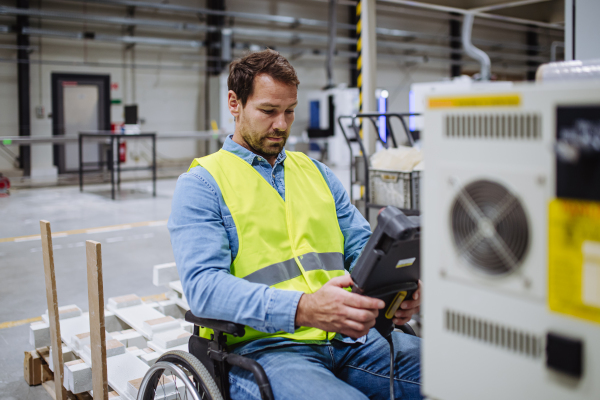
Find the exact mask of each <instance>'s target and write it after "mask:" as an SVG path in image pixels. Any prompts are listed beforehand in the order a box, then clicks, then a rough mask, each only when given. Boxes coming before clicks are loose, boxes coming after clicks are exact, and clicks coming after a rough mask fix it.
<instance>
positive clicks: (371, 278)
mask: <svg viewBox="0 0 600 400" xmlns="http://www.w3.org/2000/svg"><path fill="white" fill-rule="evenodd" d="M420 230H421V224H420V217H419V216H407V215H405V214H404V213H403V212H402V211H400V210H398V209H397V208H395V207H391V206H390V207H386V208H385V209H384V210H383V211H382V212H381V213H380V214H379V216H378V217H377V228H375V232H373V234H372V235H371V238H370V239H369V241H368V242H367V245H366V246H365V248H364V250H363V252H362V253H361V255H360V257H359V258H358V261H357V262H356V265H355V266H354V269H353V270H352V274H351V276H352V281H353V282H354V287H353V288H352V292H353V293H360V294H363V295H365V296H369V297H375V298H378V299H381V300H383V301H384V302H385V308H384V309H383V310H380V312H379V316H378V317H377V321H376V324H375V329H377V331H379V333H380V334H381V336H383V337H387V336H389V335H390V333H392V331H393V330H394V324H393V322H392V318H393V317H394V313H395V312H396V310H398V308H399V307H400V304H402V302H403V301H404V299H411V298H412V295H413V293H414V292H415V290H417V288H418V281H419V276H420V264H421V257H420V254H419V248H420Z"/></svg>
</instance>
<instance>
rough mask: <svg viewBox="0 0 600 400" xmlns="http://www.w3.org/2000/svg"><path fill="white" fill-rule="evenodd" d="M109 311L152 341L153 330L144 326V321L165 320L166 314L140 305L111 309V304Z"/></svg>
mask: <svg viewBox="0 0 600 400" xmlns="http://www.w3.org/2000/svg"><path fill="white" fill-rule="evenodd" d="M108 307H109V309H110V310H111V311H113V312H114V313H115V315H116V316H117V317H118V318H119V319H121V320H122V321H124V322H125V323H126V324H127V325H129V326H130V327H132V328H133V329H135V330H136V331H138V332H139V333H141V334H142V335H144V337H145V338H146V339H152V334H153V332H152V330H150V329H148V328H146V327H145V326H144V321H148V320H153V319H159V318H164V316H165V315H164V314H163V313H161V312H160V311H157V310H155V309H154V308H152V307H150V306H148V305H146V304H140V305H137V306H132V307H125V308H118V309H117V308H114V309H113V308H111V307H113V306H111V304H110V303H109V305H108Z"/></svg>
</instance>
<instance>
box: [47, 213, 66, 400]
mask: <svg viewBox="0 0 600 400" xmlns="http://www.w3.org/2000/svg"><path fill="white" fill-rule="evenodd" d="M40 231H41V236H42V250H43V253H44V275H45V276H46V302H47V303H48V322H49V323H50V344H51V346H52V365H53V366H54V383H55V385H54V388H55V389H54V390H55V393H56V400H66V399H67V391H66V390H65V388H64V387H63V379H64V367H63V357H62V340H61V338H60V322H59V315H58V300H57V298H56V276H55V274H54V252H53V251H52V232H51V231H50V222H48V221H44V220H41V221H40Z"/></svg>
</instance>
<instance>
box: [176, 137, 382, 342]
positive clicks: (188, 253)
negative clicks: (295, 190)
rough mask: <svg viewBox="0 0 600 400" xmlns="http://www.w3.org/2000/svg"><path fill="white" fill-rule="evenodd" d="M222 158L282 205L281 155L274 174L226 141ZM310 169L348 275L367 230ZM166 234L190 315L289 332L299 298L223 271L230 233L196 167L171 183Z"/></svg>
mask: <svg viewBox="0 0 600 400" xmlns="http://www.w3.org/2000/svg"><path fill="white" fill-rule="evenodd" d="M223 150H226V151H229V152H230V153H233V154H235V155H236V156H238V157H240V158H241V159H242V160H244V161H246V162H247V163H248V164H250V165H252V166H253V167H254V168H255V169H256V170H257V171H258V172H259V173H260V174H261V176H262V177H263V178H264V179H265V180H266V181H267V182H268V183H269V184H270V185H271V186H273V187H274V188H275V189H276V190H277V192H278V193H279V194H280V195H281V197H282V198H283V199H284V200H285V184H284V170H285V167H284V165H285V158H286V154H285V150H282V151H281V153H279V155H278V156H277V160H276V162H275V166H274V167H271V165H270V164H269V162H268V161H266V160H265V159H264V158H263V157H260V156H258V155H256V154H254V153H252V152H251V151H249V150H247V149H246V148H244V147H242V146H240V145H239V144H237V143H235V142H234V141H233V140H232V135H230V136H229V137H227V139H226V140H225V143H224V144H223ZM312 161H313V162H314V163H315V165H316V166H317V168H318V169H319V171H320V172H321V174H322V175H323V177H324V178H325V181H326V182H327V184H328V186H329V189H330V190H331V193H332V195H333V198H334V200H335V205H336V213H337V217H338V222H339V226H340V229H341V231H342V234H343V235H344V264H345V267H346V269H348V270H351V269H352V267H353V266H354V263H355V262H356V260H357V258H358V256H359V255H360V252H361V251H362V249H363V247H364V246H365V244H366V243H367V241H368V239H369V237H370V235H371V229H370V226H369V224H368V223H367V221H366V220H365V219H364V218H363V216H362V215H361V214H360V213H359V212H358V210H357V209H356V207H354V206H353V205H352V204H351V203H350V199H349V196H348V194H347V193H346V190H345V189H344V187H343V185H342V183H341V182H340V181H339V179H338V178H337V177H336V176H335V175H334V174H333V173H332V172H331V170H330V169H329V168H327V167H326V166H325V165H324V164H322V163H320V162H318V161H316V160H312ZM268 223H269V221H265V224H268ZM168 228H169V233H170V235H171V245H172V247H173V253H174V255H175V262H176V264H177V269H178V271H179V277H180V279H181V283H182V286H183V291H184V294H185V297H186V299H187V301H188V303H189V305H190V309H191V311H192V312H193V313H194V314H195V315H197V316H199V317H203V318H214V319H221V320H226V321H232V322H236V323H239V324H244V325H248V326H250V327H252V328H254V329H256V330H259V331H262V332H267V333H275V332H278V331H284V332H289V333H293V332H294V331H295V329H296V328H295V324H294V322H295V318H296V308H297V306H298V301H299V300H300V297H301V296H302V292H300V291H292V290H281V289H274V288H270V287H268V286H266V285H264V284H259V283H252V282H248V281H246V280H244V279H241V278H238V277H235V276H234V275H232V274H231V272H230V266H231V264H232V262H233V260H234V259H235V257H236V256H237V253H238V249H239V242H238V236H237V230H236V227H235V224H234V222H233V218H232V216H231V212H230V211H229V208H228V207H227V204H225V201H224V200H223V195H222V194H221V190H220V189H219V186H218V185H217V183H216V181H215V179H214V178H213V177H212V175H211V174H210V173H209V172H208V171H207V170H206V169H204V168H203V167H201V166H197V167H194V168H192V169H191V170H190V171H188V172H187V173H184V174H182V175H181V176H180V177H179V179H178V180H177V186H176V188H175V193H174V195H173V203H172V209H171V215H170V217H169V223H168ZM346 339H349V338H346Z"/></svg>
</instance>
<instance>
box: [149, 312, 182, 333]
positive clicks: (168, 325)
mask: <svg viewBox="0 0 600 400" xmlns="http://www.w3.org/2000/svg"><path fill="white" fill-rule="evenodd" d="M177 328H180V325H179V322H178V321H177V320H176V319H175V318H173V317H166V316H165V317H160V318H152V319H147V320H145V321H144V329H145V330H146V331H150V332H152V333H153V335H154V334H156V333H159V332H164V331H169V330H173V329H177ZM153 337H154V336H153Z"/></svg>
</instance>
